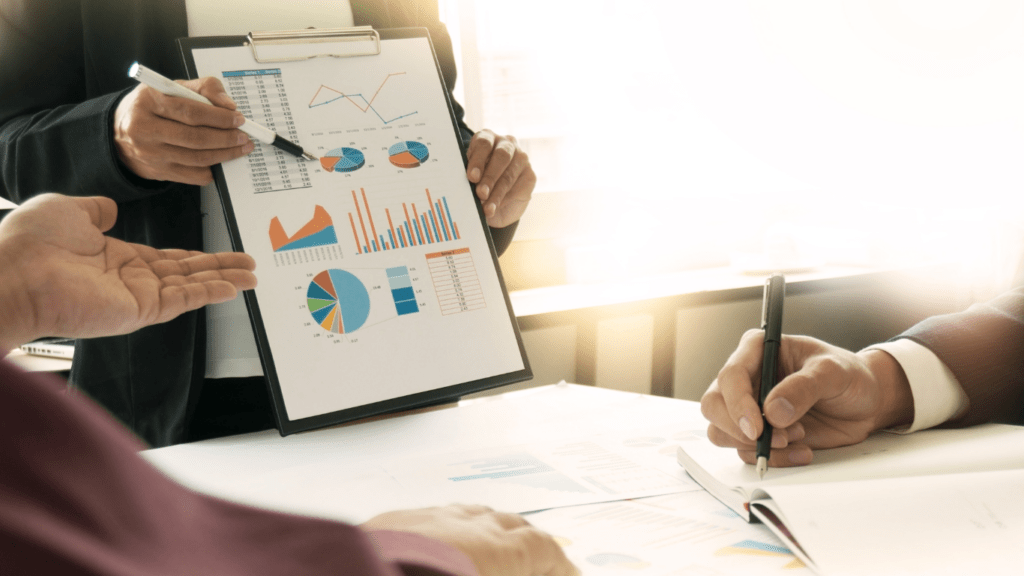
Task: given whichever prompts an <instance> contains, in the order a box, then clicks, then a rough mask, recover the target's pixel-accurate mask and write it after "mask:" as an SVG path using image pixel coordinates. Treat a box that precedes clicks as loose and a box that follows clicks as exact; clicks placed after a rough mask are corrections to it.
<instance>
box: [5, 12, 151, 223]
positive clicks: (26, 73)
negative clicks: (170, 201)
mask: <svg viewBox="0 0 1024 576" xmlns="http://www.w3.org/2000/svg"><path fill="white" fill-rule="evenodd" d="M79 4H80V3H79V2H77V1H73V0H57V1H52V0H51V1H48V2H38V1H33V0H0V86H3V87H4V89H3V90H2V91H0V176H2V189H0V192H2V194H3V195H4V196H5V197H6V198H8V199H10V200H12V201H14V202H18V203H20V202H23V201H24V200H26V199H28V198H30V197H32V196H35V195H37V194H40V193H43V192H60V193H63V194H69V195H76V196H87V195H96V194H102V195H105V196H109V197H110V198H113V199H114V200H116V201H119V202H123V201H128V200H135V199H138V198H140V197H141V196H145V195H147V194H148V193H156V192H162V191H164V190H165V189H166V188H167V185H166V184H165V183H157V182H152V181H148V180H143V179H141V178H138V177H137V176H135V175H134V174H131V173H130V172H128V171H127V170H126V169H125V168H124V167H123V166H122V165H121V163H120V161H119V160H118V158H117V153H116V150H115V148H114V141H113V114H114V109H115V108H116V106H117V104H118V102H119V101H120V99H121V97H122V96H123V94H124V92H125V91H117V92H112V93H109V94H101V95H95V96H92V95H90V94H88V93H87V91H88V88H87V86H88V82H87V80H86V66H88V65H89V62H87V60H88V59H87V58H86V55H85V52H84V50H83V47H82V34H83V21H82V17H81V13H82V7H81V6H80V5H79Z"/></svg>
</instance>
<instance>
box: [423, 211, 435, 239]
mask: <svg viewBox="0 0 1024 576" xmlns="http://www.w3.org/2000/svg"><path fill="white" fill-rule="evenodd" d="M420 219H421V220H423V233H424V234H426V235H427V242H429V243H431V244H433V243H434V239H433V238H431V237H430V226H427V215H426V214H420Z"/></svg>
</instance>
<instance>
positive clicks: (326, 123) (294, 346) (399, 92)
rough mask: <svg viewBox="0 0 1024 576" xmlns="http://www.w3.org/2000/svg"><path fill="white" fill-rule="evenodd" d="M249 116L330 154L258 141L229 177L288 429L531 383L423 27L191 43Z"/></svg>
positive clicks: (281, 421) (273, 386) (189, 58)
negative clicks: (301, 152)
mask: <svg viewBox="0 0 1024 576" xmlns="http://www.w3.org/2000/svg"><path fill="white" fill-rule="evenodd" d="M178 44H179V48H180V50H181V53H182V56H183V58H184V61H185V67H186V70H187V74H188V77H189V78H199V77H205V76H215V77H218V78H219V79H220V80H221V81H222V83H223V84H224V85H225V88H226V89H227V91H228V94H229V95H231V96H232V98H233V99H234V100H235V102H236V103H237V104H238V106H239V110H240V111H241V112H242V113H243V114H244V115H245V116H246V117H247V118H250V119H252V120H254V121H256V122H258V123H260V124H263V125H264V126H267V127H269V128H271V129H273V130H275V131H276V132H277V133H278V134H279V135H281V136H283V137H284V138H287V139H289V140H291V141H292V142H296V143H298V144H299V145H301V146H302V147H303V148H304V149H305V150H307V151H312V152H313V154H315V155H316V156H318V157H319V162H309V161H305V160H302V159H299V158H295V157H292V156H289V155H288V154H285V153H283V152H282V151H280V150H278V149H276V148H274V147H272V146H268V145H264V144H261V143H259V142H256V143H255V146H256V148H255V150H254V151H253V152H252V153H251V154H249V155H248V156H246V157H243V158H239V159H236V160H232V161H230V162H226V163H223V164H220V165H217V166H214V167H213V173H214V178H215V182H216V185H217V189H218V194H219V197H220V201H221V205H222V207H223V209H224V213H225V215H226V219H227V223H228V229H229V233H230V236H231V242H232V247H233V249H234V250H237V251H244V252H246V253H248V254H249V255H251V256H252V257H253V258H254V259H255V260H256V262H257V267H256V275H257V278H258V280H259V284H258V286H257V287H256V289H255V290H253V291H250V292H246V293H245V299H246V305H247V308H248V312H249V317H250V320H251V322H252V326H253V330H254V332H255V335H256V342H257V346H258V348H259V352H260V360H261V363H262V366H263V371H264V374H265V375H266V379H267V383H268V387H269V391H270V397H271V399H272V402H273V406H274V415H275V418H276V421H277V426H278V430H279V431H280V432H281V434H282V435H288V434H291V433H294V432H299V431H303V430H309V429H313V428H320V427H323V426H328V425H332V424H338V423H341V422H346V421H350V420H355V419H359V418H364V417H368V416H373V415H377V414H382V413H387V412H393V411H399V410H406V409H411V408H416V407H421V406H426V405H432V404H439V403H445V402H451V401H455V400H457V399H458V398H459V397H461V396H463V395H465V394H470V393H473V392H479V391H482V390H487V389H490V388H494V387H497V386H503V385H506V384H511V383H514V382H519V381H523V380H527V379H529V378H531V377H532V372H531V370H530V365H529V361H528V360H527V357H526V350H525V348H524V346H523V342H522V337H521V335H520V333H519V327H518V325H517V323H516V319H515V316H514V314H513V311H512V305H511V302H510V300H509V297H508V291H507V289H506V288H505V284H504V280H503V278H502V275H501V269H500V267H499V266H498V259H497V254H496V253H495V249H494V244H493V241H492V240H491V236H490V230H489V228H488V227H487V223H486V219H485V216H484V213H483V209H482V207H481V205H480V203H479V202H478V201H477V200H476V194H475V191H474V189H473V186H472V185H471V184H470V182H469V181H468V180H467V178H466V175H465V174H466V148H465V144H464V143H463V142H462V139H461V137H460V135H459V128H458V122H457V119H456V117H455V114H454V112H453V110H452V104H451V101H450V100H449V96H448V90H447V89H446V88H445V84H444V80H443V77H442V76H441V69H440V66H439V65H438V62H437V57H436V55H435V53H434V50H433V46H432V44H431V42H430V37H429V33H428V32H427V30H426V29H425V28H397V29H388V30H380V31H375V30H373V29H372V28H370V27H359V28H347V29H310V30H295V31H280V32H254V33H251V34H249V35H248V36H225V37H205V38H183V39H179V40H178Z"/></svg>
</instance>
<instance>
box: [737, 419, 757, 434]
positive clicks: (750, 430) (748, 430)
mask: <svg viewBox="0 0 1024 576" xmlns="http://www.w3.org/2000/svg"><path fill="white" fill-rule="evenodd" d="M740 430H743V433H744V434H746V435H747V438H750V439H751V440H757V432H756V431H754V425H753V424H751V423H750V419H749V418H747V417H746V416H744V417H742V418H740Z"/></svg>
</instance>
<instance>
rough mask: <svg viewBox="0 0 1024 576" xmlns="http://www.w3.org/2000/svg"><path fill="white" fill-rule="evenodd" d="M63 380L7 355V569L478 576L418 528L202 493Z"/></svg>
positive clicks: (0, 457) (0, 429)
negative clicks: (278, 509) (162, 468)
mask: <svg viewBox="0 0 1024 576" xmlns="http://www.w3.org/2000/svg"><path fill="white" fill-rule="evenodd" d="M142 447H143V445H142V444H141V443H140V442H139V441H138V440H137V439H136V438H135V437H133V436H132V435H131V434H130V433H129V432H127V431H126V430H125V429H124V428H123V427H122V426H121V425H120V424H118V423H117V422H116V421H115V420H114V419H113V418H111V417H110V416H109V415H107V414H106V413H105V412H104V411H103V410H102V409H101V408H99V407H98V406H97V405H96V404H94V403H93V402H91V401H90V400H88V399H86V398H83V397H80V396H78V395H71V394H69V393H67V392H65V391H64V385H63V383H62V382H60V381H59V380H57V379H55V378H52V377H50V376H48V375H42V374H30V373H26V372H23V371H21V370H20V369H18V368H16V367H14V366H12V365H10V364H9V363H7V362H3V361H0V462H3V465H2V466H0V564H2V565H3V566H4V571H5V572H7V571H8V570H10V573H12V574H38V573H63V572H67V573H74V574H104V575H121V574H124V575H128V574H132V575H137V576H139V575H141V576H145V575H148V574H169V573H182V574H184V573H207V574H223V575H232V574H239V575H241V574H255V573H259V574H342V575H345V574H353V575H356V574H358V575H361V576H373V575H382V576H383V575H388V576H392V575H399V574H402V573H403V572H407V571H408V572H414V573H417V574H422V573H435V574H451V575H455V574H459V575H461V574H476V570H475V569H474V567H473V564H472V562H471V561H470V560H469V558H468V557H467V556H466V555H465V554H463V553H461V552H460V551H458V550H457V549H455V548H453V547H451V546H449V545H447V544H444V543H442V542H439V541H436V540H432V539H429V538H425V537H423V536H419V535H417V534H411V533H405V532H391V531H372V532H366V531H363V530H361V529H359V528H358V527H355V526H351V525H347V524H342V523H338V522H330V521H326V520H319V519H314V518H306V517H301V516H292V515H287V514H278V513H273V512H268V511H264V510H259V509H256V508H250V507H246V506H242V505H239V504H234V503H230V502H226V501H223V500H218V499H216V498H212V497H209V496H205V495H202V494H198V493H196V492H193V491H191V490H189V489H187V488H184V487H183V486H181V485H179V484H177V483H175V482H173V481H172V480H170V479H169V478H167V477H166V476H164V475H163V474H161V473H160V472H159V471H158V470H156V469H155V468H153V467H152V466H151V465H150V464H148V463H147V462H145V461H144V460H143V459H142V458H141V457H139V456H138V454H137V452H138V451H139V450H140V449H142Z"/></svg>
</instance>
